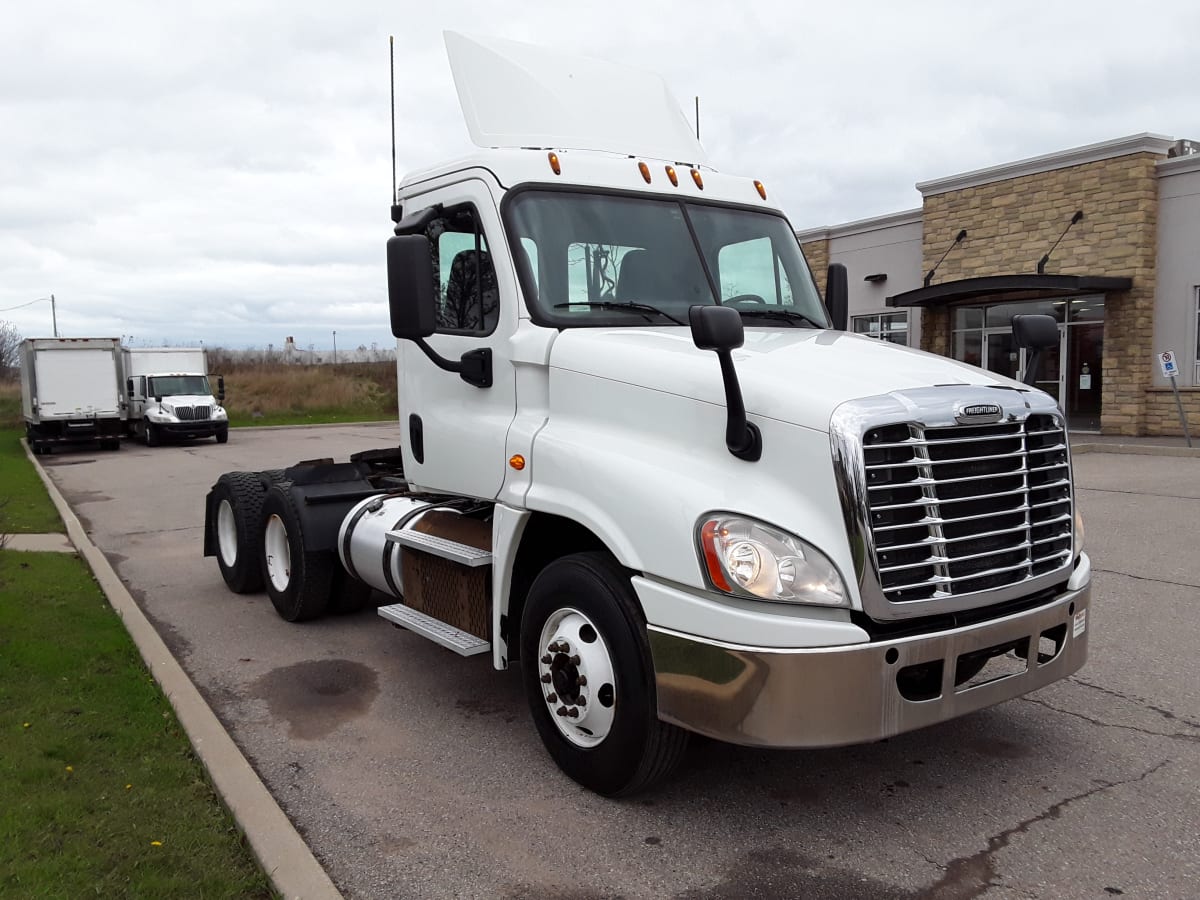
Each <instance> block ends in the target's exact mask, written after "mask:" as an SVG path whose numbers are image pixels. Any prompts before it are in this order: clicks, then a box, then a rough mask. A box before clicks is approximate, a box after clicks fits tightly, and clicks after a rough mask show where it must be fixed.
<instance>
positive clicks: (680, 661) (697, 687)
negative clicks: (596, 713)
mask: <svg viewBox="0 0 1200 900" xmlns="http://www.w3.org/2000/svg"><path fill="white" fill-rule="evenodd" d="M1090 593H1091V589H1090V586H1089V585H1088V584H1086V583H1085V584H1084V585H1083V586H1082V587H1081V588H1079V589H1078V590H1070V591H1067V592H1066V593H1063V594H1061V595H1060V596H1058V597H1057V598H1056V599H1055V600H1054V601H1053V602H1051V603H1049V604H1047V605H1045V606H1040V607H1037V608H1036V609H1032V610H1026V611H1024V612H1020V613H1015V614H1013V615H1010V616H1006V617H1004V618H1000V619H993V620H991V621H988V622H981V623H978V624H974V625H968V626H965V627H963V628H956V629H952V630H950V631H942V632H937V633H935V634H929V635H916V636H912V637H905V638H899V639H897V640H892V641H880V642H877V643H868V644H855V645H850V646H844V647H823V648H818V649H812V650H776V649H765V648H758V647H743V646H737V645H733V644H723V643H720V642H714V641H709V640H705V639H702V638H697V637H694V636H689V635H684V634H680V633H677V632H673V631H668V630H665V629H662V628H657V627H655V626H653V625H651V626H650V627H649V629H648V633H649V638H650V649H651V652H652V654H653V657H654V669H655V675H656V679H657V684H658V715H659V718H661V719H663V720H664V721H667V722H673V723H675V724H676V725H681V726H683V727H684V728H687V729H690V730H691V731H696V732H699V733H700V734H705V735H708V736H710V737H714V738H717V739H719V740H723V741H728V742H730V743H734V744H746V745H751V746H762V747H836V746H840V745H844V744H858V743H864V742H869V741H875V740H879V739H881V738H885V737H890V736H891V735H894V734H899V733H901V732H904V731H912V730H913V729H915V728H924V727H925V726H926V725H933V724H935V723H937V722H944V721H946V720H947V719H953V718H955V717H956V716H961V715H964V714H965V713H969V712H974V711H975V710H977V709H983V708H984V707H987V706H992V705H993V704H996V703H1000V702H1002V701H1004V700H1009V699H1011V698H1013V697H1019V696H1021V695H1022V694H1028V693H1029V692H1030V691H1034V690H1037V689H1038V688H1040V687H1043V686H1045V685H1047V684H1050V683H1051V682H1054V681H1058V680H1059V679H1061V678H1065V677H1066V676H1068V675H1070V674H1071V673H1073V672H1075V671H1077V670H1078V669H1079V668H1080V667H1081V666H1082V665H1083V663H1084V661H1085V660H1086V659H1087V639H1088V628H1089V626H1090V625H1091V622H1090V620H1089V619H1090V617H1089V615H1088V606H1089V600H1090ZM1057 638H1061V640H1056V639H1057ZM1025 641H1027V642H1028V643H1025V644H1024V648H1025V651H1024V652H1025V655H1026V656H1028V657H1029V659H1028V660H1027V661H1026V660H1021V659H1020V658H1019V656H1020V653H1021V648H1022V644H1023V642H1025ZM1014 647H1015V648H1016V651H1017V652H1016V653H1015V654H1014V653H1012V652H1008V653H1006V654H1004V655H1000V656H997V657H996V658H994V659H992V660H991V661H990V662H989V663H988V665H987V666H986V667H985V668H984V670H983V672H981V673H980V675H979V676H978V677H976V678H972V679H970V680H966V681H964V683H961V684H956V683H955V682H956V681H958V680H961V679H960V678H956V673H959V674H960V675H961V674H964V673H965V671H966V670H967V669H970V668H973V667H972V666H971V662H972V659H978V658H979V657H980V656H986V655H987V653H986V651H988V650H995V651H1000V652H1003V651H1006V650H1011V649H1012V648H1014ZM1039 648H1041V649H1040V651H1039ZM972 654H975V656H974V657H972V656H971V655H972ZM964 655H966V656H967V657H968V658H967V660H965V661H964V664H963V666H962V667H960V662H959V661H960V658H961V657H963V656H964ZM997 669H1003V673H1002V674H998V675H997V677H995V678H994V680H991V681H987V680H986V679H987V678H988V677H989V672H990V671H995V670H997ZM914 685H918V686H920V687H921V688H922V689H921V690H914Z"/></svg>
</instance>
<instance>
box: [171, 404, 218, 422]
mask: <svg viewBox="0 0 1200 900" xmlns="http://www.w3.org/2000/svg"><path fill="white" fill-rule="evenodd" d="M175 417H176V418H177V419H179V421H181V422H203V421H205V420H207V419H211V418H212V407H211V406H177V407H175Z"/></svg>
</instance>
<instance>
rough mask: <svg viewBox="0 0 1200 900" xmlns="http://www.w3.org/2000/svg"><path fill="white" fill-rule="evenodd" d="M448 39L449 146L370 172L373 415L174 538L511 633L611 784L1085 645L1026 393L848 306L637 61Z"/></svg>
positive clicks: (556, 750)
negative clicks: (871, 329)
mask: <svg viewBox="0 0 1200 900" xmlns="http://www.w3.org/2000/svg"><path fill="white" fill-rule="evenodd" d="M446 43H447V49H448V52H449V55H450V59H451V68H452V71H453V73H454V78H455V82H456V85H457V89H458V94H459V98H460V101H461V104H462V107H463V111H464V114H465V118H466V120H467V124H468V130H469V132H470V134H471V137H472V140H473V141H474V143H475V144H476V145H477V147H478V148H479V150H478V152H476V153H474V154H473V155H471V156H469V157H468V158H466V159H462V160H458V161H454V162H449V163H446V164H444V165H440V166H437V167H435V168H432V169H429V170H425V171H420V172H417V173H414V174H411V175H409V176H407V177H406V178H405V179H404V180H403V182H402V183H401V184H400V185H399V186H398V189H397V192H396V195H395V197H394V205H393V209H392V219H393V222H394V223H395V224H394V228H393V229H392V230H393V234H392V236H391V237H390V239H389V240H388V242H387V255H386V259H387V283H388V303H389V309H390V317H391V328H392V332H393V334H394V335H395V336H396V337H397V338H398V339H399V344H398V362H397V375H398V379H399V388H400V391H399V416H400V426H401V427H400V431H401V440H400V445H399V446H398V447H396V448H395V449H392V450H372V451H365V452H361V453H357V454H354V455H352V456H351V457H350V458H349V459H348V460H347V461H342V462H334V461H332V460H328V459H327V460H310V461H307V462H300V463H298V464H295V465H292V466H290V467H287V468H283V469H277V470H270V471H263V472H230V473H226V474H225V475H222V476H221V477H220V479H219V480H218V481H217V483H216V484H215V485H214V486H213V488H212V489H211V491H210V492H209V494H208V496H207V500H206V515H205V530H204V553H205V554H206V555H209V556H214V557H215V558H216V561H217V564H218V567H219V569H220V571H221V574H222V576H223V578H224V580H225V582H226V584H227V585H228V586H229V588H231V589H232V590H233V591H236V592H252V591H256V590H259V589H261V588H265V590H266V593H267V594H268V596H269V597H270V600H271V602H272V603H273V604H274V606H275V609H276V610H277V611H278V613H279V614H280V615H281V616H282V617H283V618H284V619H286V620H288V621H292V622H301V621H305V620H310V619H313V618H316V617H317V616H320V615H322V614H325V613H329V612H342V611H346V610H351V609H357V608H361V607H362V605H363V604H364V603H366V602H368V601H371V602H372V603H376V604H377V603H378V602H379V598H380V597H382V598H384V599H385V601H386V602H385V605H381V606H378V609H377V611H378V613H379V615H380V616H381V617H382V618H383V619H384V620H386V621H389V622H391V623H393V624H395V625H398V626H400V627H402V628H404V629H407V630H408V631H409V632H411V633H413V634H415V635H420V636H423V637H426V638H428V639H430V640H432V641H435V642H437V643H438V644H441V645H442V646H444V647H446V648H448V649H449V650H451V651H454V652H455V653H457V654H461V655H463V656H470V655H474V654H486V655H488V656H489V657H490V661H491V663H492V665H493V666H494V667H495V668H496V669H505V668H507V667H509V666H519V667H520V673H521V679H522V682H523V685H524V691H525V694H526V696H527V699H528V705H529V708H530V711H531V714H532V718H533V722H534V725H535V727H536V728H537V731H538V733H539V735H540V736H541V739H542V741H543V742H544V744H545V747H546V749H547V750H548V752H549V755H550V756H551V757H552V758H553V759H554V761H555V762H556V763H557V764H558V766H559V767H560V768H561V769H562V770H563V772H565V773H566V774H567V775H568V776H570V777H571V778H573V779H574V780H576V781H577V782H579V783H580V784H582V785H584V786H586V787H587V788H590V789H591V790H593V791H596V792H598V793H600V794H604V795H611V796H616V795H625V794H630V793H633V792H635V791H638V790H641V789H644V788H646V787H648V786H649V785H651V784H653V783H654V782H656V781H657V780H658V779H660V778H662V777H664V776H665V775H666V774H667V773H668V772H670V771H671V769H672V768H673V766H674V765H675V764H676V763H677V762H678V760H679V759H680V757H681V755H682V754H683V751H684V748H685V746H686V744H687V742H688V739H689V736H690V735H691V734H693V733H696V734H701V735H707V736H709V737H711V738H716V739H718V740H722V741H729V742H733V743H737V744H743V745H752V746H760V747H781V748H782V747H787V748H807V747H832V746H839V745H846V744H856V743H862V742H870V741H877V740H880V739H882V738H886V737H888V736H890V735H895V734H897V733H900V732H905V731H909V730H912V729H916V728H922V727H926V726H931V725H935V724H937V723H939V722H944V721H946V720H948V719H951V718H954V717H956V716H961V715H964V714H967V713H970V712H973V711H976V710H980V709H983V708H985V707H988V706H991V705H993V704H996V703H1000V702H1001V701H1005V700H1008V699H1010V698H1013V697H1017V696H1020V695H1023V694H1026V693H1028V692H1030V691H1033V690H1036V689H1038V688H1040V687H1042V686H1044V685H1047V684H1050V683H1051V682H1054V681H1057V680H1059V679H1062V678H1064V677H1066V676H1068V675H1070V674H1071V673H1073V672H1075V671H1076V670H1078V669H1079V668H1080V667H1081V666H1082V665H1083V663H1084V661H1085V658H1086V655H1087V641H1088V637H1089V628H1088V625H1089V618H1088V612H1089V605H1090V573H1091V564H1090V562H1089V559H1088V557H1087V555H1086V554H1085V553H1084V552H1083V531H1082V526H1081V524H1080V521H1079V517H1078V514H1077V512H1076V508H1075V497H1074V490H1073V485H1072V476H1071V458H1070V448H1069V445H1068V440H1067V425H1066V422H1065V420H1064V417H1063V414H1062V412H1061V411H1060V410H1059V409H1058V408H1057V406H1056V405H1055V403H1054V401H1053V400H1052V399H1051V398H1050V397H1049V396H1047V395H1046V394H1044V393H1042V392H1041V391H1039V390H1036V389H1035V388H1033V387H1032V386H1030V385H1028V384H1025V383H1022V382H1019V381H1014V380H1011V379H1009V378H1006V377H1002V376H1000V375H998V374H995V373H991V372H987V371H984V370H982V369H978V368H975V367H972V366H969V365H966V364H963V363H959V362H956V361H953V360H951V359H947V358H944V357H940V356H936V355H932V354H927V353H922V352H920V351H917V350H914V349H909V348H906V347H900V346H897V345H894V344H891V343H888V342H882V341H877V340H872V339H870V338H867V337H863V336H858V335H854V334H850V333H847V332H846V331H845V330H844V329H845V322H846V313H847V285H846V271H845V269H844V268H842V267H839V266H836V265H835V266H831V267H830V271H829V278H828V288H827V292H826V295H825V298H824V302H823V301H822V297H821V296H820V295H819V294H818V291H817V287H816V284H815V281H814V278H813V276H812V274H811V272H810V270H809V267H808V265H807V263H806V261H805V258H804V256H803V254H802V252H801V250H800V247H799V245H798V243H797V240H796V237H795V233H794V231H793V228H792V226H791V225H790V224H789V223H788V220H787V219H786V217H785V216H784V213H783V212H782V210H780V209H779V207H778V206H776V205H775V204H774V202H773V201H772V194H771V193H770V192H769V191H768V190H767V188H766V186H765V185H764V184H763V183H762V182H760V181H757V180H754V179H751V178H742V177H734V176H731V175H727V174H724V173H721V172H719V171H717V170H716V169H715V168H714V167H713V166H712V165H711V164H710V163H709V162H708V161H707V159H706V156H705V154H704V149H703V147H702V146H701V145H700V143H699V142H698V140H697V139H696V138H695V136H694V134H693V133H692V131H691V127H690V125H689V123H688V122H687V121H686V120H685V119H684V118H683V116H682V114H681V113H680V112H679V110H678V107H677V105H676V104H675V103H674V101H673V100H671V99H670V95H669V93H668V92H667V90H666V87H665V85H664V84H663V82H662V81H661V80H659V79H656V78H654V77H651V76H648V75H645V74H642V73H640V72H635V71H630V70H628V69H624V68H620V67H616V66H610V65H607V64H605V63H601V62H598V61H592V60H585V59H579V58H568V57H563V56H561V55H557V54H554V53H551V52H549V51H544V50H540V49H537V48H531V47H527V46H525V45H520V44H514V43H510V42H504V41H484V40H477V39H472V38H467V37H464V36H462V35H456V34H447V36H446ZM1032 324H1036V322H1035V323H1032ZM1034 332H1036V329H1033V330H1032V331H1030V334H1033V333H1034ZM1055 334H1057V332H1055ZM1019 336H1020V335H1019ZM1025 337H1026V338H1028V340H1029V342H1030V346H1038V344H1036V343H1033V338H1031V337H1029V335H1026V336H1025ZM1043 337H1044V336H1043ZM1055 340H1056V338H1055ZM1044 342H1045V341H1044V340H1043V343H1044ZM443 665H444V666H445V670H446V677H447V678H448V679H452V678H453V677H454V672H455V670H456V668H457V667H458V666H459V665H461V664H460V663H459V662H457V661H456V660H455V659H454V657H452V656H450V655H447V656H446V658H445V662H444V663H443Z"/></svg>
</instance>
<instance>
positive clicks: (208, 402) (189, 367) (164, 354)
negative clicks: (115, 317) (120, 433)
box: [123, 347, 229, 447]
mask: <svg viewBox="0 0 1200 900" xmlns="http://www.w3.org/2000/svg"><path fill="white" fill-rule="evenodd" d="M123 358H124V366H125V389H126V391H127V392H128V394H129V414H128V427H129V434H130V435H131V436H132V437H136V438H140V439H141V440H142V441H143V442H144V443H145V444H146V446H148V447H156V446H158V445H159V444H160V443H162V442H163V441H164V440H166V439H170V438H173V439H176V440H185V439H191V438H205V437H213V438H216V439H217V443H218V444H224V443H226V442H227V441H228V440H229V416H228V414H227V413H226V412H225V408H224V407H223V406H222V405H221V404H222V403H224V402H225V378H224V377H223V376H221V377H218V379H217V391H216V396H214V395H213V389H212V385H211V383H210V381H209V376H208V356H207V354H206V353H205V351H204V349H203V348H184V347H126V348H124V350H123Z"/></svg>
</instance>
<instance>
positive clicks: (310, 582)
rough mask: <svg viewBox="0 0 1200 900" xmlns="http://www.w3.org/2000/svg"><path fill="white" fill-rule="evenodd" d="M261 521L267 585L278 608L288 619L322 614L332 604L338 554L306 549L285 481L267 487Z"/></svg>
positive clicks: (301, 619)
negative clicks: (331, 598)
mask: <svg viewBox="0 0 1200 900" xmlns="http://www.w3.org/2000/svg"><path fill="white" fill-rule="evenodd" d="M259 522H260V526H259V533H260V534H261V535H262V545H261V548H260V550H259V559H260V560H261V565H262V579H263V586H264V587H265V588H266V589H267V596H269V597H270V598H271V603H272V604H273V605H274V606H275V611H276V612H277V613H279V616H280V618H282V619H284V620H285V621H287V622H305V621H308V620H309V619H315V618H318V617H319V616H321V615H322V614H324V612H325V610H326V609H327V608H328V607H329V605H330V597H331V596H332V594H333V576H334V573H335V572H336V571H337V568H338V561H337V555H336V554H335V553H333V552H332V551H329V550H322V551H308V550H305V549H304V532H303V527H302V525H301V523H300V515H299V513H297V512H296V507H295V504H294V503H293V502H292V495H291V493H290V492H289V491H288V489H287V487H286V486H285V485H283V484H274V485H272V486H271V487H270V489H269V490H268V491H267V493H266V496H265V497H264V498H263V506H262V513H261V515H260V517H259Z"/></svg>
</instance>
